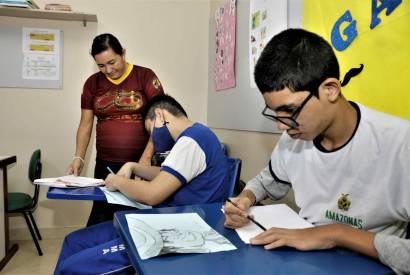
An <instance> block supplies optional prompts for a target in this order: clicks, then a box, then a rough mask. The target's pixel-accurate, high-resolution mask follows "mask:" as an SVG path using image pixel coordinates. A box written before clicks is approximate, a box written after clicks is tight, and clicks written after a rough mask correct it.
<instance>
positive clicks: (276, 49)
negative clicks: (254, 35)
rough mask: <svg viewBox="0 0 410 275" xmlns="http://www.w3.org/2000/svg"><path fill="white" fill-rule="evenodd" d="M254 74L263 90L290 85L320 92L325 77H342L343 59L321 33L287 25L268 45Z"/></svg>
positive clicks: (316, 92) (280, 88)
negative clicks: (341, 65)
mask: <svg viewBox="0 0 410 275" xmlns="http://www.w3.org/2000/svg"><path fill="white" fill-rule="evenodd" d="M254 76H255V82H256V85H257V86H258V88H259V90H260V91H261V92H262V94H263V93H266V92H273V91H280V90H283V89H285V88H288V89H290V90H291V91H293V92H296V91H310V92H311V93H312V94H313V95H315V96H318V88H319V85H320V84H321V83H322V82H323V81H324V80H325V79H327V78H330V77H333V78H336V79H339V63H338V62H337V58H336V55H335V53H334V52H333V49H332V47H331V46H330V44H329V43H328V42H327V41H326V40H325V39H323V38H322V37H320V36H319V35H317V34H314V33H312V32H308V31H306V30H302V29H287V30H285V31H282V32H281V33H279V34H277V35H275V36H274V37H273V38H272V39H271V40H270V41H269V43H268V44H267V45H266V47H265V48H264V50H263V51H262V54H261V56H260V57H259V59H258V62H257V64H256V66H255V72H254Z"/></svg>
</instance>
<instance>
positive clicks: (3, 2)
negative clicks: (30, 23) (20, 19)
mask: <svg viewBox="0 0 410 275" xmlns="http://www.w3.org/2000/svg"><path fill="white" fill-rule="evenodd" d="M0 6H7V7H17V8H31V9H38V8H39V7H38V5H37V4H36V3H35V2H34V0H0Z"/></svg>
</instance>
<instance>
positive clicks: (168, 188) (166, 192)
mask: <svg viewBox="0 0 410 275" xmlns="http://www.w3.org/2000/svg"><path fill="white" fill-rule="evenodd" d="M105 184H106V186H107V188H108V189H109V190H119V191H120V192H121V193H123V194H124V195H125V196H127V197H128V198H130V199H133V200H136V201H138V202H141V203H144V204H148V205H157V204H160V203H161V202H163V201H165V200H166V199H167V198H168V197H169V196H171V195H172V194H173V193H174V192H175V191H177V190H178V189H179V188H180V187H181V185H182V184H181V182H180V181H179V180H178V178H176V177H175V176H173V175H171V174H170V173H168V172H164V171H161V172H159V174H158V175H157V176H156V177H155V178H154V179H153V180H151V181H144V180H133V179H129V178H126V177H123V176H119V175H114V174H110V175H108V176H107V178H106V179H105Z"/></svg>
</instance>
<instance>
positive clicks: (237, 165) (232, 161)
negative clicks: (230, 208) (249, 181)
mask: <svg viewBox="0 0 410 275" xmlns="http://www.w3.org/2000/svg"><path fill="white" fill-rule="evenodd" d="M226 159H227V160H228V171H229V175H228V184H229V188H228V192H227V196H228V197H233V196H234V195H236V194H235V187H236V186H238V183H239V180H240V177H241V167H242V160H241V159H238V158H230V157H228V158H226Z"/></svg>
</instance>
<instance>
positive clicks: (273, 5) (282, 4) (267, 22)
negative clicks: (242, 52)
mask: <svg viewBox="0 0 410 275" xmlns="http://www.w3.org/2000/svg"><path fill="white" fill-rule="evenodd" d="M249 10H250V14H249V73H250V78H249V79H250V86H251V87H252V88H255V87H256V84H255V80H254V77H253V71H254V68H255V65H256V62H257V61H258V58H259V56H260V54H261V52H262V50H263V48H264V47H265V45H266V44H267V43H268V42H269V40H270V39H271V38H272V36H274V35H275V34H277V33H279V32H281V31H282V30H285V29H286V28H287V0H251V1H250V9H249Z"/></svg>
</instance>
